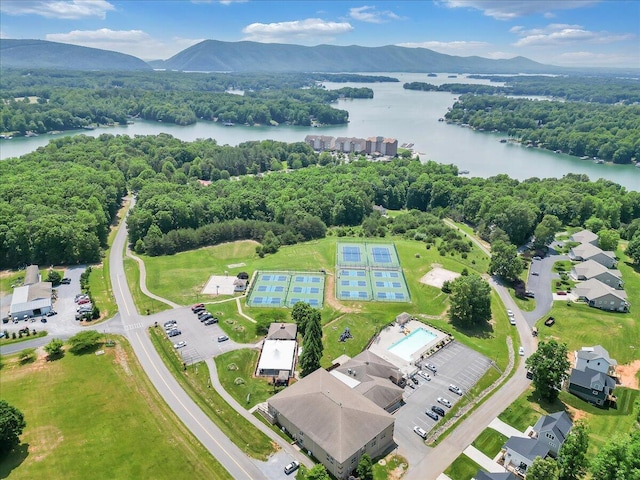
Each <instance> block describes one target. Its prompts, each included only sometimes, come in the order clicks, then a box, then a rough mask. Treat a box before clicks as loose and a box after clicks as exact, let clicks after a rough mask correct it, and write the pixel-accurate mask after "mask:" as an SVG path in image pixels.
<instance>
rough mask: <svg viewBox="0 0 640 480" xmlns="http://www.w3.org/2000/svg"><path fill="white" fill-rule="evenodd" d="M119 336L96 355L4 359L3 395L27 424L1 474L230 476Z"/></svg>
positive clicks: (29, 476) (67, 479) (24, 476)
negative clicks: (51, 359)
mask: <svg viewBox="0 0 640 480" xmlns="http://www.w3.org/2000/svg"><path fill="white" fill-rule="evenodd" d="M117 342H118V344H117V346H116V347H115V348H106V349H105V354H104V355H100V356H96V355H91V354H88V355H81V356H75V355H71V354H66V355H65V356H64V357H63V358H62V359H60V360H57V361H55V362H46V361H45V360H44V358H40V359H38V360H36V361H35V362H34V363H28V364H25V365H20V362H18V360H17V357H15V356H14V357H10V358H9V359H8V361H7V359H5V363H4V365H3V367H2V375H0V391H1V392H2V398H3V399H5V400H7V401H8V402H9V403H10V404H12V405H15V406H17V407H18V408H19V409H20V410H21V411H22V412H23V413H24V415H25V419H26V422H27V427H26V429H25V431H24V433H23V435H22V445H21V446H20V447H19V448H18V449H17V450H16V451H14V452H13V453H11V454H10V455H9V456H7V457H5V458H4V459H2V461H1V462H0V478H6V477H10V478H12V479H13V478H15V479H17V480H19V479H33V478H48V479H52V480H55V479H64V480H71V479H78V480H81V479H86V478H92V479H105V480H106V479H109V480H110V479H113V478H158V479H165V478H166V479H174V478H185V477H188V478H201V479H220V480H226V479H231V478H232V477H231V476H230V475H229V474H228V473H227V472H226V471H225V470H224V468H223V467H222V465H220V464H219V463H218V462H217V461H216V460H215V459H214V458H213V457H212V456H211V455H210V454H209V453H208V452H207V451H206V450H205V449H204V448H203V447H202V445H201V444H200V443H199V442H198V441H197V440H196V439H195V438H194V437H193V436H192V435H191V433H190V432H189V431H188V430H187V429H186V428H185V427H184V425H183V424H182V423H181V422H180V421H179V420H178V418H176V417H175V416H174V414H173V412H171V410H170V409H169V408H168V407H167V405H166V404H165V403H164V401H163V400H162V398H161V397H160V396H159V395H158V393H157V392H156V390H155V388H153V386H152V385H151V383H150V382H149V380H148V379H147V377H146V375H145V374H144V372H142V369H141V367H140V365H139V364H138V362H137V361H136V358H135V355H134V354H133V352H132V351H131V349H130V347H129V346H128V344H127V343H126V341H125V340H123V339H121V338H117Z"/></svg>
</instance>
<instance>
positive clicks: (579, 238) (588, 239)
mask: <svg viewBox="0 0 640 480" xmlns="http://www.w3.org/2000/svg"><path fill="white" fill-rule="evenodd" d="M569 240H571V241H572V242H578V243H590V244H591V245H595V246H596V247H597V246H598V235H596V234H595V233H593V232H592V231H591V230H582V231H580V232H576V233H574V234H573V235H571V236H570V237H569Z"/></svg>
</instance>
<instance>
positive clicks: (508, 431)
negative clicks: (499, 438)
mask: <svg viewBox="0 0 640 480" xmlns="http://www.w3.org/2000/svg"><path fill="white" fill-rule="evenodd" d="M489 428H493V429H494V430H495V431H496V432H500V433H501V434H503V435H505V436H506V437H507V438H509V437H522V438H526V437H527V436H526V435H525V434H524V433H522V432H521V431H520V430H517V429H515V428H513V427H512V426H511V425H507V424H506V423H504V422H503V421H502V420H500V419H499V418H498V417H496V418H494V419H493V420H491V423H490V424H489Z"/></svg>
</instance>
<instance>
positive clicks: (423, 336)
mask: <svg viewBox="0 0 640 480" xmlns="http://www.w3.org/2000/svg"><path fill="white" fill-rule="evenodd" d="M436 337H437V335H436V334H435V333H433V332H430V331H429V330H426V329H424V328H416V329H415V330H414V331H413V332H411V333H410V334H409V335H407V336H406V337H404V338H401V339H400V340H398V341H397V342H395V343H394V344H393V345H391V346H390V347H389V348H387V350H388V351H389V352H391V353H393V354H394V355H397V356H398V357H400V358H402V359H403V360H406V361H407V362H411V360H412V358H411V356H412V355H413V354H414V353H416V352H417V351H419V350H420V349H422V348H424V347H425V346H426V345H427V344H428V343H429V342H431V341H433V340H434V339H435V338H436Z"/></svg>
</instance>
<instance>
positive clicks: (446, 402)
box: [437, 397, 451, 408]
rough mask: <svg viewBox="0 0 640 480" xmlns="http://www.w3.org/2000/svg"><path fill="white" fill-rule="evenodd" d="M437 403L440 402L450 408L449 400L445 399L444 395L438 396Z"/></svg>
mask: <svg viewBox="0 0 640 480" xmlns="http://www.w3.org/2000/svg"><path fill="white" fill-rule="evenodd" d="M437 400H438V403H441V404H442V405H444V406H445V407H447V408H451V402H450V401H449V400H447V399H446V398H444V397H438V399H437Z"/></svg>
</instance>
